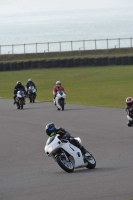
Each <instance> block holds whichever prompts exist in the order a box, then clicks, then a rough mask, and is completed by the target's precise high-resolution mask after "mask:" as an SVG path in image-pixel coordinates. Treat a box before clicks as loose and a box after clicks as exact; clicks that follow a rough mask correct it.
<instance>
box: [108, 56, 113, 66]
mask: <svg viewBox="0 0 133 200" xmlns="http://www.w3.org/2000/svg"><path fill="white" fill-rule="evenodd" d="M108 65H115V57H109V58H108Z"/></svg>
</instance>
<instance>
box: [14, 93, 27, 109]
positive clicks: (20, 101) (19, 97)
mask: <svg viewBox="0 0 133 200" xmlns="http://www.w3.org/2000/svg"><path fill="white" fill-rule="evenodd" d="M15 103H16V106H17V109H23V106H24V105H25V93H24V91H22V90H19V91H18V92H17V94H16V98H15Z"/></svg>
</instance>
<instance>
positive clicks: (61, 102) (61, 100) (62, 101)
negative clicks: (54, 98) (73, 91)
mask: <svg viewBox="0 0 133 200" xmlns="http://www.w3.org/2000/svg"><path fill="white" fill-rule="evenodd" d="M60 106H61V108H62V110H64V99H60Z"/></svg>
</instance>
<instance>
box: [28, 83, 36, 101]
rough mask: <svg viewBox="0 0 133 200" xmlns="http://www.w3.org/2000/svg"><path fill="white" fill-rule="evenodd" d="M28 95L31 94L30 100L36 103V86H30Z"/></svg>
mask: <svg viewBox="0 0 133 200" xmlns="http://www.w3.org/2000/svg"><path fill="white" fill-rule="evenodd" d="M28 96H29V100H30V103H32V102H33V103H34V102H35V98H36V88H35V87H34V86H30V87H29V88H28Z"/></svg>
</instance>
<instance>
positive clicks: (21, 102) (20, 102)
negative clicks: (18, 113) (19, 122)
mask: <svg viewBox="0 0 133 200" xmlns="http://www.w3.org/2000/svg"><path fill="white" fill-rule="evenodd" d="M19 104H20V108H21V110H22V109H23V100H20V101H19Z"/></svg>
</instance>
